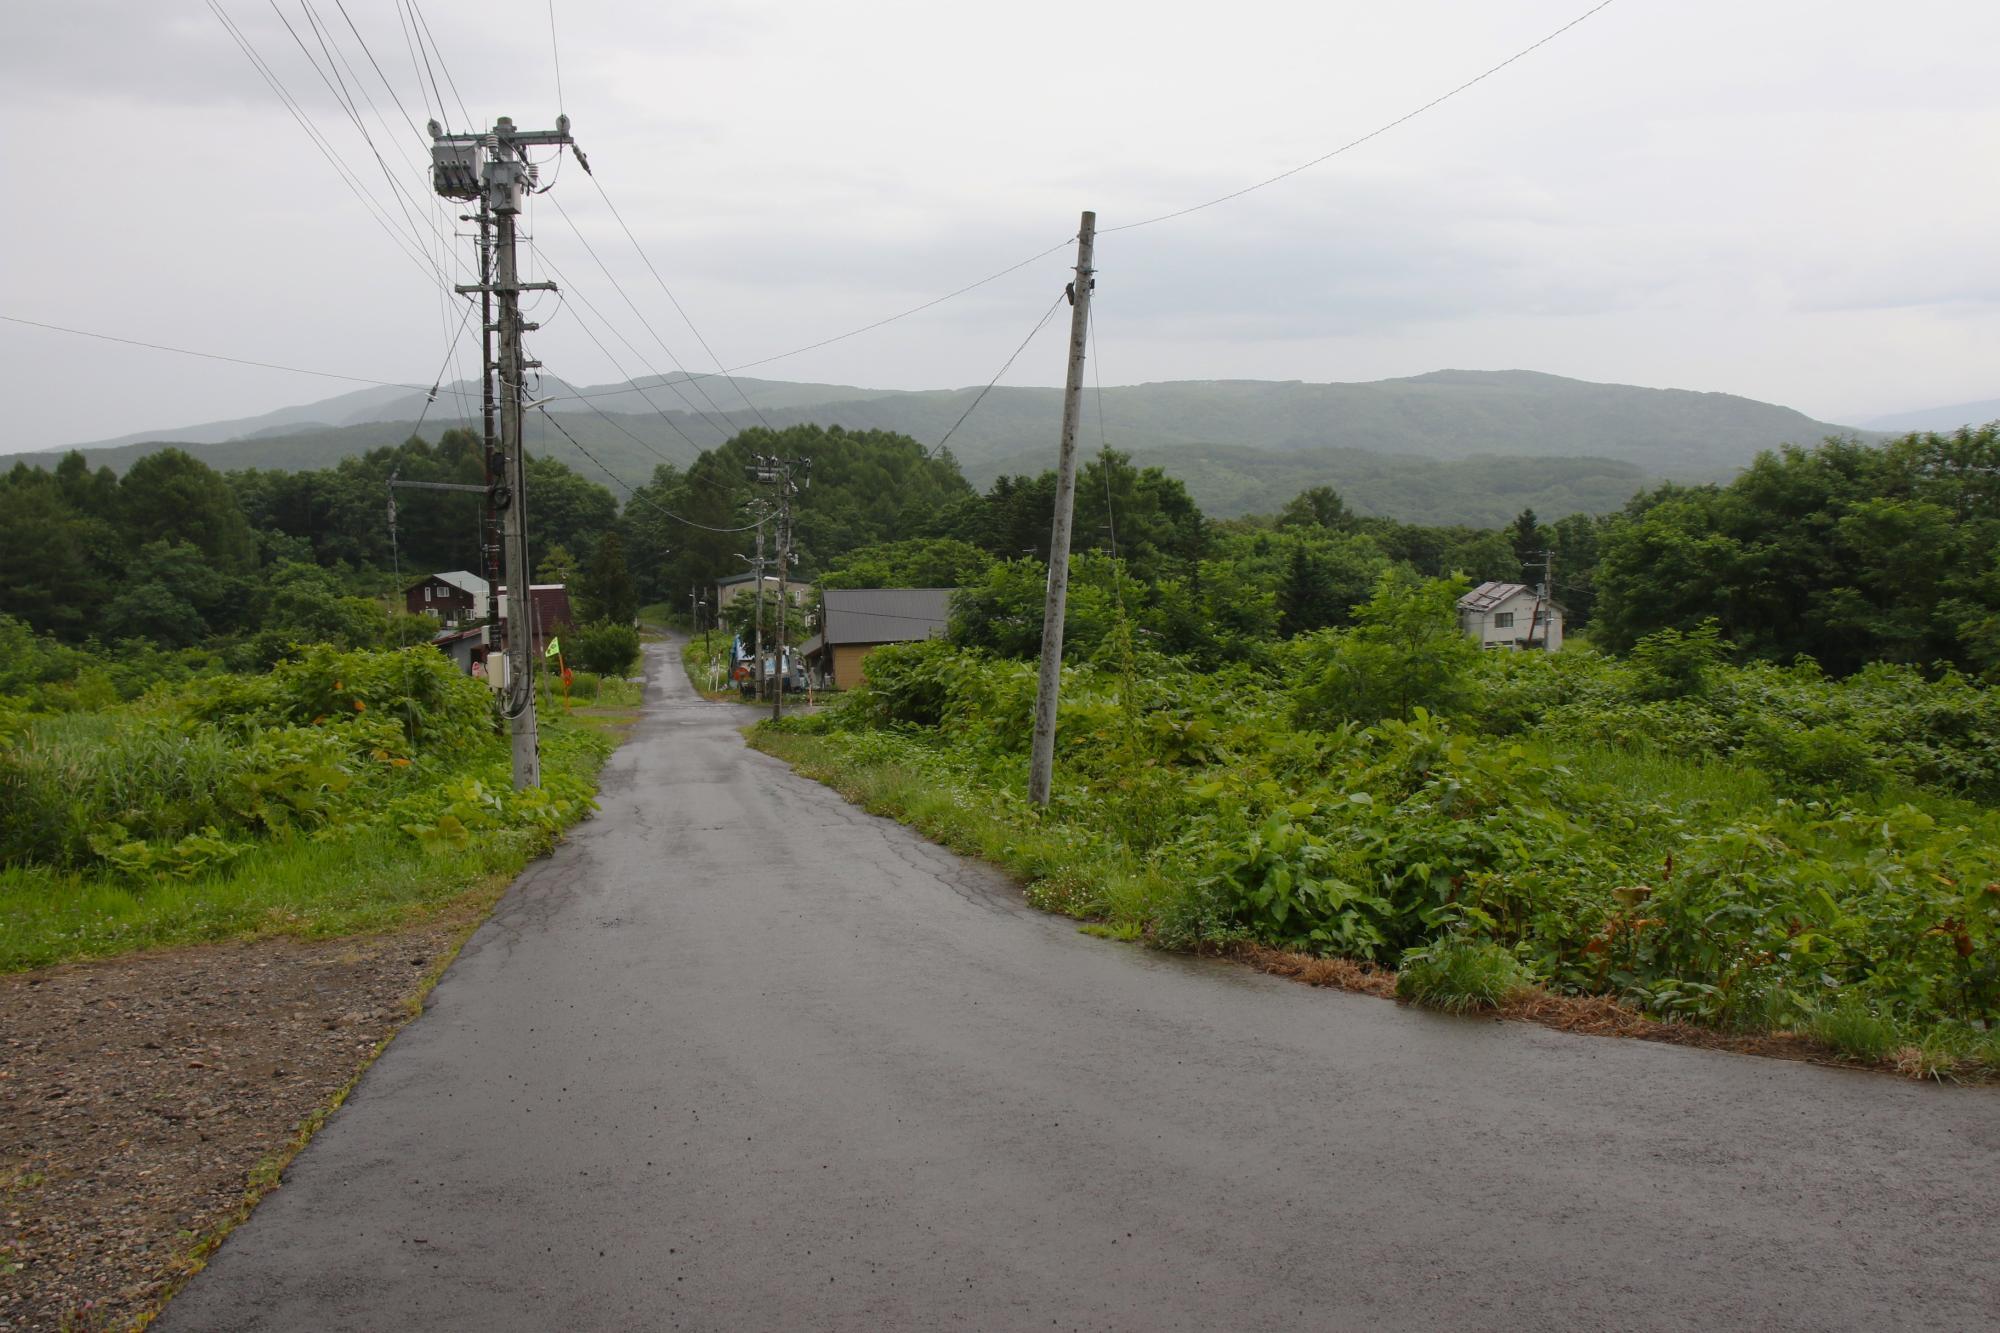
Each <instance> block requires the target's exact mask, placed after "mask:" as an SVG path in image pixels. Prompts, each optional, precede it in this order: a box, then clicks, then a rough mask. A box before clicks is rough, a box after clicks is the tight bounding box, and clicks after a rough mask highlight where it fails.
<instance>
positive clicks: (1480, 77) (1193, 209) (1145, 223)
mask: <svg viewBox="0 0 2000 1333" xmlns="http://www.w3.org/2000/svg"><path fill="white" fill-rule="evenodd" d="M1614 3H1616V0H1599V3H1597V4H1594V5H1592V6H1591V7H1590V8H1589V9H1586V10H1585V11H1583V13H1581V14H1578V15H1577V16H1576V17H1575V18H1573V19H1571V20H1570V21H1569V22H1567V23H1565V24H1563V25H1562V26H1561V27H1560V28H1557V29H1556V30H1555V31H1554V32H1552V33H1550V34H1549V35H1548V36H1546V37H1544V38H1542V39H1541V40H1540V41H1538V42H1534V43H1532V44H1531V45H1528V46H1524V47H1522V48H1521V49H1520V50H1518V51H1516V52H1515V53H1514V54H1513V55H1511V56H1508V57H1507V58H1506V59H1505V60H1503V61H1501V62H1500V63H1499V64H1497V65H1494V66H1493V67H1492V68H1490V69H1487V70H1484V71H1482V72H1481V73H1478V74H1475V75H1473V76H1472V77H1471V78H1469V79H1467V80H1466V81H1465V82H1464V83H1461V84H1459V85H1458V86H1457V87H1456V88H1453V89H1452V90H1451V91H1449V92H1445V93H1440V94H1439V95H1438V96H1436V97H1433V98H1432V99H1431V100H1430V101H1428V102H1426V103H1424V104H1423V105H1422V106H1420V107H1418V108H1417V109H1416V110H1414V111H1406V112H1404V113H1403V114H1402V115H1400V116H1398V117H1396V118H1395V119H1394V120H1392V121H1390V122H1388V123H1387V124H1386V125H1379V126H1377V127H1376V128H1374V129H1372V130H1370V131H1368V133H1366V134H1364V135H1362V136H1361V137H1360V138H1358V139H1350V140H1348V141H1347V142H1346V143H1344V144H1342V145H1340V147H1338V148H1336V149H1334V150H1332V151H1331V152H1327V153H1321V154H1320V155H1319V156H1318V157H1316V158H1314V159H1312V160H1311V161H1310V162H1301V163H1299V165H1297V166H1295V167H1292V168H1290V169H1288V170H1285V171H1281V172H1279V173H1278V174H1277V175H1275V176H1270V177H1267V178H1265V179H1264V180H1260V181H1258V182H1257V183H1256V184H1254V185H1246V186H1244V187H1243V188H1242V189H1240V190H1231V191H1230V192H1229V193H1228V194H1223V195H1217V196H1216V197H1215V198H1213V199H1210V200H1208V201H1207V202H1205V203H1199V204H1190V205H1189V206H1188V207H1186V208H1177V209H1175V210H1174V211H1173V212H1171V213H1162V214H1160V215H1159V216H1158V217H1150V218H1144V219H1142V220H1140V221H1138V222H1125V223H1121V224H1119V225H1118V226H1116V227H1100V228H1098V231H1097V234H1098V235H1100V236H1102V235H1105V234H1106V233H1107V232H1114V231H1132V230H1133V229H1135V228H1138V227H1150V226H1152V225H1153V224H1154V223H1155V222H1167V221H1171V220H1172V219H1174V218H1183V217H1186V216H1187V215H1188V214H1190V213H1199V212H1201V211H1202V210H1203V209H1205V208H1214V207H1215V206H1216V205H1217V204H1226V203H1228V202H1229V201H1230V200H1232V199H1241V198H1242V197H1243V196H1244V195H1246V194H1250V193H1252V192H1253V191H1256V190H1261V189H1263V188H1264V187H1265V186H1267V185H1276V184H1277V183H1278V182H1279V181H1281V180H1285V179H1286V178H1288V177H1291V176H1296V175H1298V174H1299V173H1300V172H1301V171H1308V170H1310V169H1312V168H1313V167H1316V166H1318V165H1319V164H1320V163H1322V162H1327V161H1331V160H1332V159H1333V158H1336V157H1339V156H1340V155H1341V154H1342V153H1345V152H1348V151H1349V150H1351V149H1355V148H1359V147H1360V146H1361V145H1362V144H1365V143H1367V142H1368V141H1369V140H1370V139H1375V138H1379V137H1381V136H1382V135H1384V134H1387V133H1388V132H1389V131H1390V130H1393V129H1395V128H1396V127H1397V126H1398V125H1402V124H1405V123H1407V122H1409V121H1412V120H1415V119H1416V118H1417V117H1418V116H1421V115H1423V114H1424V112H1426V111H1429V110H1430V109H1431V108H1433V107H1437V106H1442V105H1443V104H1444V103H1446V102H1449V101H1450V100H1451V99H1452V98H1454V97H1456V96H1458V95H1459V94H1460V93H1462V92H1464V91H1465V90H1466V89H1468V88H1470V87H1472V86H1473V85H1474V84H1478V83H1483V82H1485V81H1486V80H1487V79H1490V78H1492V77H1493V76H1494V75H1495V74H1498V73H1499V72H1500V71H1501V70H1503V69H1505V68H1507V67H1508V66H1509V65H1511V64H1513V63H1514V62H1515V61H1517V60H1521V59H1523V58H1525V57H1527V56H1529V55H1532V54H1534V53H1535V52H1536V51H1539V50H1541V49H1542V48H1543V47H1544V46H1547V45H1548V44H1549V43H1550V42H1553V41H1554V40H1555V39H1556V38H1558V37H1560V36H1562V35H1563V34H1564V33H1566V32H1568V31H1569V30H1570V29H1571V28H1574V27H1576V26H1577V25H1578V24H1579V23H1582V22H1583V21H1584V20H1585V19H1587V18H1589V17H1590V16H1591V15H1593V14H1595V13H1597V12H1598V11H1600V10H1603V9H1608V8H1610V7H1611V6H1612V5H1613V4H1614Z"/></svg>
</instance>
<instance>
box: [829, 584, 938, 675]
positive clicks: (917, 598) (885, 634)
mask: <svg viewBox="0 0 2000 1333" xmlns="http://www.w3.org/2000/svg"><path fill="white" fill-rule="evenodd" d="M954 591H956V589H952V588H828V589H827V590H826V591H825V592H824V593H823V594H822V597H823V598H824V601H825V607H826V624H825V626H824V627H823V628H822V629H821V631H820V632H819V633H818V634H815V635H814V636H813V637H812V638H810V639H808V640H806V641H805V643H803V644H801V645H800V651H801V652H802V653H803V655H804V656H805V658H806V660H807V661H809V662H813V663H814V664H815V665H816V666H817V668H818V670H819V671H820V672H821V674H822V675H823V676H824V677H825V679H826V680H827V681H828V683H829V684H831V685H832V686H833V688H835V689H837V690H850V689H853V688H854V687H855V686H856V685H859V684H860V683H861V682H862V680H863V679H864V676H863V674H862V664H861V663H862V659H863V658H864V657H866V656H867V655H868V653H869V651H870V650H872V649H875V648H880V647H881V646H882V645H883V644H885V643H914V642H917V641H920V640H923V639H941V638H943V637H944V632H945V626H946V623H947V622H948V621H949V620H950V618H951V595H952V593H953V592H954Z"/></svg>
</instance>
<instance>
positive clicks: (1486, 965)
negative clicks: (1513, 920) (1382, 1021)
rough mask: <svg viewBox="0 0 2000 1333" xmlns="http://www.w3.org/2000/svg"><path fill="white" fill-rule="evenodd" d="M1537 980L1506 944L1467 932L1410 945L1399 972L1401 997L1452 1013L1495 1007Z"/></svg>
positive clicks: (1397, 978)
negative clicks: (1422, 945) (1417, 946)
mask: <svg viewBox="0 0 2000 1333" xmlns="http://www.w3.org/2000/svg"><path fill="white" fill-rule="evenodd" d="M1533 985H1534V978H1533V977H1531V976H1529V975H1528V972H1527V969H1525V968H1523V967H1522V966H1521V964H1520V962H1519V961H1518V960H1517V959H1516V958H1515V957H1514V956H1513V955H1512V954H1510V953H1508V952H1507V951H1506V950H1505V949H1503V948H1501V947H1500V946H1499V945H1497V944H1493V943H1491V942H1490V941H1486V940H1474V939H1469V938H1466V937H1464V936H1452V937H1449V938H1447V939H1443V940H1440V941H1438V942H1437V943H1436V944H1433V945H1430V946H1428V947H1427V948H1423V949H1413V950H1411V951H1410V952H1408V953H1406V954H1404V955H1403V962H1402V966H1401V968H1400V969H1399V970H1398V971H1397V973H1396V995H1397V997H1398V998H1399V999H1404V1000H1408V1001H1410V1002H1411V1003H1412V1004H1420V1005H1423V1006H1424V1007H1425V1008H1427V1009H1442V1010H1444V1011H1445V1012H1446V1013H1452V1014H1463V1013H1470V1012H1472V1011H1473V1010H1476V1009H1492V1008H1496V1007H1498V1006H1499V1005H1501V1004H1504V1003H1506V1001H1507V999H1508V997H1509V996H1512V995H1515V994H1517V993H1519V992H1521V991H1525V990H1528V989H1529V988H1531V987H1532V986H1533Z"/></svg>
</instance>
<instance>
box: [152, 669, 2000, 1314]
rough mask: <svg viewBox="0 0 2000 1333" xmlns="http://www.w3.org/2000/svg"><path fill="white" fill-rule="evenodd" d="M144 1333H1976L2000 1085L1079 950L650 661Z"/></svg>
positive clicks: (1077, 942)
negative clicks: (372, 1050) (350, 1332)
mask: <svg viewBox="0 0 2000 1333" xmlns="http://www.w3.org/2000/svg"><path fill="white" fill-rule="evenodd" d="M648 669H649V671H650V672H651V673H652V690H651V695H650V697H651V702H650V704H649V705H648V707H647V710H646V714H645V718H644V720H643V722H642V723H641V725H640V727H639V729H638V731H637V733H636V735H635V737H634V738H633V739H632V740H631V741H630V742H629V743H628V744H626V745H625V747H624V748H623V749H621V750H620V751H619V752H618V754H617V755H616V756H615V757H614V759H613V760H612V763H611V766H610V768H609V769H608V770H607V774H606V780H605V784H604V792H603V796H602V804H603V812H602V813H601V814H600V815H599V816H598V817H597V818H596V819H595V820H594V821H592V822H590V823H589V824H586V825H584V826H583V827H581V828H580V829H579V830H578V831H577V832H576V833H575V834H574V835H573V836H572V837H571V838H570V839H569V841H568V842H567V843H565V844H564V846H563V847H562V848H561V849H560V850H558V851H557V852H556V854H555V855H554V856H552V857H551V858H549V859H548V860H546V861H544V862H542V863H541V864H539V865H537V866H535V867H534V868H533V869H532V870H530V871H529V872H528V873H527V874H525V875H524V876H522V878H521V880H520V881H519V882H518V883H517V884H516V885H514V887H513V889H512V890H511V892H510V893H509V894H508V896H507V897H506V899H505V900H504V901H503V902H502V903H501V905H500V907H499V909H498V910H497V911H496V912H495V914H494V916H493V918H492V919H491V920H490V921H489V922H488V923H487V924H486V925H485V926H484V927H483V928H481V929H480V931H479V932H478V933H477V934H476V935H475V936H474V937H473V939H472V941H471V942H470V944H469V945H468V946H467V948H466V950H465V952H464V954H463V955H462V956H461V957H460V958H459V960H458V962H457V964H456V965H455V966H454V967H453V968H452V969H451V971H450V973H449V974H448V975H447V976H446V978H445V980H444V982H443V983H442V984H441V985H440V986H439V987H438V988H437V990H436V992H435V993H434V994H433V996H432V999H431V1003H430V1006H429V1009H428V1011H427V1012H426V1013H425V1015H424V1016H423V1018H421V1019H420V1020H419V1021H417V1022H416V1023H414V1024H413V1025H411V1027H410V1028H408V1029H407V1030H406V1031H405V1032H404V1033H403V1035H402V1036H401V1037H400V1038H398V1039H397V1041H396V1043H395V1044H394V1046H393V1047H392V1048H391V1049H390V1050H389V1052H388V1053H387V1054H386V1055H385V1056H384V1057H383V1058H382V1059H381V1060H380V1061H379V1062H378V1063H377V1064H376V1065H375V1066H374V1068H373V1069H371V1070H370V1071H369V1073H368V1075H367V1076H366V1078H364V1079H363V1081H362V1083H361V1085H360V1087H359V1088H358V1089H357V1090H356V1092H355V1095H354V1096H353V1097H352V1099H350V1100H349V1101H348V1103H347V1105H346V1106H345V1107H344V1108H342V1109H341V1110H340V1111H339V1112H338V1113H337V1114H336V1115H335V1116H334V1117H333V1119H332V1121H331V1122H330V1123H329V1124H328V1126H327V1127H326V1128H325V1130H323V1131H322V1132H321V1134H320V1135H319V1136H318V1138H316V1139H315V1140H314V1141H313V1143H312V1145H311V1146H310V1147H309V1148H308V1149H307V1150H306V1151H305V1152H304V1153H303V1154H302V1155H301V1156H300V1158H299V1160H298V1161H297V1162H296V1163H295V1164H294V1166H293V1168H292V1169H291V1171H290V1172H288V1173H287V1175H286V1177H285V1183H284V1186H283V1188H282V1189H280V1190H279V1191H278V1192H277V1193H276V1194H274V1195H272V1196H271V1197H270V1198H269V1199H268V1200H267V1201H266V1202H265V1203H264V1205H263V1206H262V1207H261V1208H259V1209H258V1210H257V1213H256V1215H255V1217H254V1218H253V1219H252V1220H251V1221H250V1222H249V1223H248V1224H246V1225H245V1226H244V1227H243V1228H241V1229H240V1230H239V1231H237V1232H236V1233H235V1235H233V1236H232V1237H230V1239H229V1240H228V1241H227V1242H226V1243H225V1244H224V1245H223V1247H222V1249H221V1251H220V1253H219V1254H218V1255H217V1257H216V1259H215V1261H214V1262H213V1263H212V1264H211V1265H210V1267H209V1268H208V1269H207V1271H205V1272H204V1273H202V1274H201V1275H200V1276H199V1277H198V1278H197V1279H196V1280H195V1281H194V1282H193V1283H192V1284H191V1285H190V1286H189V1288H188V1290H187V1291H186V1292H185V1293H183V1294H182V1295H181V1296H180V1297H179V1298H178V1299H177V1300H176V1301H174V1303H173V1304H172V1305H171V1306H170V1307H169V1308H168V1310H167V1313H166V1316H165V1318H164V1320H163V1322H162V1323H161V1324H160V1325H159V1326H160V1327H162V1328H165V1329H169V1330H203V1331H211V1330H213V1331H216V1333H221V1331H224V1330H234V1329H272V1330H318V1329H367V1330H399V1329H415V1328H440V1329H480V1330H502V1329H509V1330H511V1329H521V1330H554V1329H579V1330H585V1329H593V1330H594V1329H665V1328H688V1329H819V1328H834V1329H868V1330H876V1329H909V1328H921V1329H929V1328H941V1327H964V1328H974V1329H1009V1328H1023V1329H1026V1328H1064V1329H1068V1328H1085V1329H1099V1328H1117V1329H1177V1328H1188V1329H1265V1328H1271V1329H1277V1328H1282V1329H1301V1328H1313V1329H1318V1328H1357V1329H1358V1328H1368V1329H1383V1328H1416V1329H1438V1328H1453V1329H1485V1328H1492V1329H1520V1328H1536V1329H1551V1328H1561V1329H1569V1328H1575V1329H1651V1328H1662V1329H1665V1328H1673V1329H1684V1328H1699V1329H1721V1328H1744V1329H1748V1328H1756V1329H1846V1328H1851V1329H1885V1328H1925V1329H1973V1328H1991V1327H1994V1326H1996V1322H2000V1097H1996V1096H1995V1095H1994V1094H1993V1093H1992V1092H1984V1091H1976V1090H1975V1091H1966V1090H1955V1089H1950V1088H1937V1087H1921V1086H1916V1085H1912V1084H1909V1083H1903V1082H1898V1081H1896V1080H1893V1079H1889V1078H1883V1077H1878V1076H1871V1075H1863V1074H1854V1073H1843V1072H1839V1071H1831V1070H1823V1069H1816V1068H1812V1067H1809V1066H1804V1065H1798V1064H1788V1063H1780V1062H1775V1061H1764V1060H1757V1059H1751V1058H1746V1057H1740V1056H1728V1055H1720V1054H1714V1053H1708V1052H1701V1051H1691V1050H1679V1049H1674V1048H1670V1047H1663V1046H1655V1045H1650V1044H1644V1043H1637V1042H1620V1041H1612V1040H1603V1039H1594V1038H1587V1037H1572V1036H1564V1035H1560V1034H1557V1033H1553V1032H1549V1031H1546V1030H1544V1029H1540V1028H1535V1027H1530V1026H1525V1025H1515V1024H1499V1023H1494V1022H1489V1021H1475V1020H1464V1019H1450V1018H1444V1017H1438V1016H1434V1015H1429V1014H1425V1013H1421V1012H1415V1011H1411V1010H1407V1009H1403V1008H1400V1007H1398V1006H1396V1005H1394V1004H1390V1003H1386V1002H1384V1001H1380V1000H1374V999H1368V998H1364V997H1359V996H1351V995H1344V994H1334V993H1327V992H1321V991H1315V990H1311V989H1308V988H1306V987H1303V986H1299V985H1296V984H1292V983H1288V982H1284V981H1279V980H1276V979H1273V978H1269V977H1265V976H1261V975H1257V974H1254V973H1251V972H1249V971H1247V970H1245V969H1241V968H1238V967H1234V966H1231V965H1227V964H1219V963H1204V962H1197V961H1191V960H1185V959H1178V958H1170V957H1163V956H1160V955H1157V954H1152V953H1148V952H1146V951H1144V950H1142V949H1139V948H1135V947H1131V946H1124V945H1114V944H1108V943H1104V942H1101V941H1097V940H1094V939H1090V938H1087V937H1084V936H1080V935H1078V934H1077V933H1076V930H1075V927H1074V926H1073V925H1072V924H1071V923H1068V922H1065V921H1063V920H1060V919H1057V918H1054V917H1049V916H1044V915H1041V914H1039V913H1036V912H1034V911H1031V910H1029V909H1028V908H1026V907H1025V906H1024V905H1023V904H1022V902H1021V898H1020V895H1019V894H1018V892H1017V891H1016V890H1015V889H1014V888H1012V887H1011V886H1010V885H1009V884H1008V883H1007V882H1006V881H1005V880H1004V879H1003V878H1002V877H1001V876H999V875H998V874H997V873H995V872H993V871H991V870H990V869H988V868H986V867H983V866H980V865H977V864H973V863H970V862H967V861H964V860H961V859H959V858H958V857H955V856H953V855H952V854H950V853H948V852H945V851H942V850H940V849H938V848H936V847H933V846H931V845H930V844H928V843H926V842H924V841H923V840H922V839H920V838H918V837H916V836H914V835H913V834H911V833H909V832H907V831H906V830H904V829H903V828H901V827H899V826H898V825H896V824H894V823H891V822H888V821H885V820H881V819H876V818H872V817H870V816H868V815H865V814H862V813H861V812H860V811H858V810H856V809H854V808H853V807H851V806H849V805H847V804H846V803H845V802H843V801H842V800H840V798H839V797H837V796H836V795H834V794H833V793H832V792H831V791H828V790H826V789H825V788H822V787H820V786H818V785H817V784H815V783H811V782H808V781H805V780H803V779H801V778H798V777H795V776H793V775H792V774H791V773H790V772H789V771H788V770H787V769H785V768H784V767H783V766H782V765H780V764H779V763H777V762H776V761H774V760H771V759H768V758H766V757H764V756H762V755H759V754H756V753H754V752H751V751H749V750H747V749H746V748H745V747H744V745H743V743H742V741H741V739H740V738H739V737H738V735H737V732H736V728H738V727H739V726H741V725H742V724H743V723H744V722H745V721H746V720H748V715H747V713H746V711H745V710H743V709H740V708H737V707H734V706H731V705H726V704H710V703H706V702H704V701H702V700H701V699H699V698H698V697H696V696H695V695H694V694H693V692H692V691H690V690H689V688H688V687H687V684H686V681H685V680H684V679H683V678H682V676H681V674H680V671H679V668H678V664H677V662H676V661H675V660H674V655H673V654H672V652H671V651H661V650H657V649H656V650H655V651H654V652H653V654H652V656H651V657H650V658H649V660H648Z"/></svg>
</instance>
